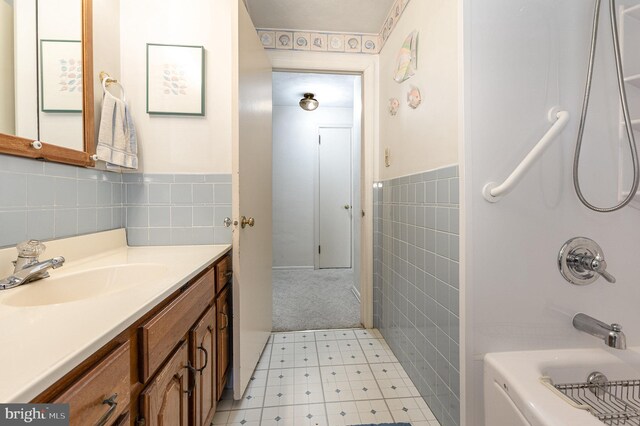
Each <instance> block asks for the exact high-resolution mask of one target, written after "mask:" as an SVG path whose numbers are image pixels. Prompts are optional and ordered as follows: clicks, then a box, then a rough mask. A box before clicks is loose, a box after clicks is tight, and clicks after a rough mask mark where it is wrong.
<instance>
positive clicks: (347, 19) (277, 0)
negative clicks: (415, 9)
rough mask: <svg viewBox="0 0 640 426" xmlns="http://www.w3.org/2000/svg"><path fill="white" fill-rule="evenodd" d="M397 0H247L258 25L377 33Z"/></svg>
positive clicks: (254, 20) (292, 28) (288, 28)
mask: <svg viewBox="0 0 640 426" xmlns="http://www.w3.org/2000/svg"><path fill="white" fill-rule="evenodd" d="M393 1H394V0H246V4H247V7H248V9H249V14H250V15H251V19H252V21H253V25H255V27H256V28H275V29H287V30H299V31H327V32H329V31H335V32H342V33H364V34H378V33H379V32H380V28H381V27H382V24H383V22H384V19H385V18H386V17H387V13H388V12H389V10H390V9H391V6H392V3H393Z"/></svg>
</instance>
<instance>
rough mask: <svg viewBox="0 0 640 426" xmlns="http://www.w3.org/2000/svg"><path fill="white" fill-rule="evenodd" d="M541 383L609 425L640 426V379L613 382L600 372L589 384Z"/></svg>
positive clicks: (593, 375)
mask: <svg viewBox="0 0 640 426" xmlns="http://www.w3.org/2000/svg"><path fill="white" fill-rule="evenodd" d="M540 381H541V382H542V383H543V384H544V385H546V386H547V387H548V388H550V389H551V390H553V391H554V392H555V393H556V394H558V396H560V397H561V398H562V399H564V400H565V401H566V402H567V403H569V404H570V405H572V406H574V407H575V408H578V409H582V410H587V411H589V412H590V413H591V414H593V415H594V416H595V417H597V418H598V420H600V421H601V422H603V423H604V424H606V425H630V426H640V379H635V380H615V381H609V380H607V377H606V376H605V375H604V374H602V373H598V372H594V373H592V374H591V375H589V378H588V379H587V381H586V382H582V383H567V384H554V383H553V381H552V380H551V379H550V378H549V377H542V378H541V379H540Z"/></svg>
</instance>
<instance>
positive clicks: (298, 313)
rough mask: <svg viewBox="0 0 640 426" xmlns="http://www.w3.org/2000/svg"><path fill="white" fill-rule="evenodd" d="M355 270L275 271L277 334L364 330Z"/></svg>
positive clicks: (274, 315)
mask: <svg viewBox="0 0 640 426" xmlns="http://www.w3.org/2000/svg"><path fill="white" fill-rule="evenodd" d="M352 285H353V271H352V270H351V269H318V270H313V269H294V270H289V269H287V270H283V269H276V270H274V271H273V331H297V330H322V329H329V328H354V327H361V324H360V303H359V302H358V299H356V297H355V296H354V295H353V293H352V292H351V287H352Z"/></svg>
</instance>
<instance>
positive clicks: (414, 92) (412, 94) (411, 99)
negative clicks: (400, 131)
mask: <svg viewBox="0 0 640 426" xmlns="http://www.w3.org/2000/svg"><path fill="white" fill-rule="evenodd" d="M420 103H422V96H421V95H420V89H418V88H417V87H415V86H411V89H410V90H409V92H408V93H407V104H409V106H410V107H411V108H413V109H416V108H418V106H419V105H420Z"/></svg>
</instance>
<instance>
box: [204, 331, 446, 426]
mask: <svg viewBox="0 0 640 426" xmlns="http://www.w3.org/2000/svg"><path fill="white" fill-rule="evenodd" d="M390 422H409V423H411V425H412V426H440V424H439V423H438V421H437V420H436V419H435V417H434V416H433V413H431V410H429V407H428V406H427V404H426V403H425V402H424V400H423V399H422V398H421V397H420V394H419V393H418V390H417V389H416V387H415V386H414V385H413V383H412V382H411V379H409V376H407V373H406V372H405V371H404V369H403V368H402V366H401V365H400V364H399V363H398V360H397V359H396V357H395V356H394V355H393V353H392V352H391V349H390V348H389V346H388V345H387V343H386V342H385V341H384V339H383V338H382V335H381V334H380V333H379V332H378V331H377V330H363V329H353V330H332V331H314V332H304V331H301V332H293V333H274V334H272V336H271V338H270V339H269V342H268V344H267V346H266V348H265V350H264V353H263V354H262V357H261V358H260V362H259V363H258V366H257V367H256V371H255V372H254V374H253V377H252V378H251V382H250V383H249V386H248V387H247V390H246V392H245V394H244V397H243V399H242V400H240V401H233V399H232V396H231V393H230V392H229V391H227V392H226V393H225V395H224V396H223V399H222V400H221V401H220V402H219V404H218V411H217V412H216V414H215V417H214V418H213V424H214V425H216V426H217V425H242V426H258V425H273V426H283V425H285V426H334V425H335V426H347V425H360V424H369V423H374V424H377V423H390Z"/></svg>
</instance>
